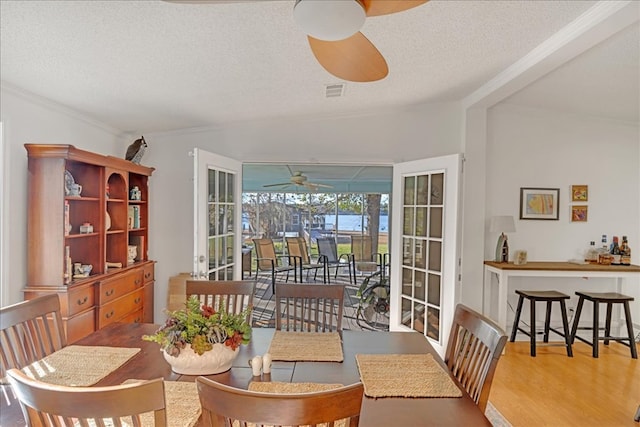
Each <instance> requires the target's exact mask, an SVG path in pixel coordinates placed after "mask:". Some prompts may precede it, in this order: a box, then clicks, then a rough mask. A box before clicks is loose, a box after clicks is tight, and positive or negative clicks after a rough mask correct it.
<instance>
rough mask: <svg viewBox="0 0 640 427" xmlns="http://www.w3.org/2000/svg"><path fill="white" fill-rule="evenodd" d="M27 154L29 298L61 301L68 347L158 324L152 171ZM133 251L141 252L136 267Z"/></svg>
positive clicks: (37, 148)
mask: <svg viewBox="0 0 640 427" xmlns="http://www.w3.org/2000/svg"><path fill="white" fill-rule="evenodd" d="M25 148H26V149H27V153H28V158H29V182H28V191H29V193H28V219H27V239H28V248H27V256H28V260H27V269H28V272H27V285H26V288H25V290H24V295H25V299H31V298H35V297H38V296H41V295H44V294H49V293H56V294H58V296H59V297H60V304H61V307H62V316H63V319H64V321H65V327H66V331H67V339H68V342H69V343H73V342H75V341H77V340H78V339H80V338H82V337H84V336H86V335H89V334H90V333H92V332H93V331H95V330H98V329H100V328H103V327H104V326H106V325H108V324H110V323H113V322H153V293H154V292H153V285H154V262H153V261H151V260H149V259H148V256H147V247H148V235H149V234H148V231H149V228H148V224H149V221H148V219H149V178H150V176H151V174H152V173H153V171H154V169H153V168H149V167H145V166H141V165H138V164H135V163H132V162H130V161H128V160H124V159H120V158H117V157H112V156H104V155H100V154H96V153H92V152H89V151H84V150H79V149H77V148H75V147H74V146H72V145H57V144H56V145H54V144H25ZM73 183H76V184H79V185H80V186H81V187H82V189H81V192H80V194H79V195H73V194H74V192H73V191H69V190H70V185H71V186H73ZM75 187H76V189H78V188H79V187H78V186H75ZM134 187H137V189H138V190H139V191H134V192H133V198H132V197H130V195H132V192H131V190H132V189H134ZM132 199H133V200H132ZM81 226H82V228H81ZM129 246H136V257H135V260H134V261H133V262H130V261H128V251H129V249H128V247H129ZM129 258H131V257H130V256H129ZM74 265H91V266H92V267H91V272H90V273H89V275H88V276H85V275H83V274H82V273H80V274H79V273H78V272H77V271H75V270H76V268H75V267H74Z"/></svg>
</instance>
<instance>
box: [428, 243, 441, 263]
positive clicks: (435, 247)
mask: <svg viewBox="0 0 640 427" xmlns="http://www.w3.org/2000/svg"><path fill="white" fill-rule="evenodd" d="M441 260H442V243H441V242H436V241H433V240H432V241H430V242H429V270H433V271H442V267H441V264H440V263H441Z"/></svg>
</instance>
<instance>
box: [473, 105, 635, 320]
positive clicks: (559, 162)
mask: <svg viewBox="0 0 640 427" xmlns="http://www.w3.org/2000/svg"><path fill="white" fill-rule="evenodd" d="M639 158H640V130H639V126H638V123H621V122H613V121H607V120H603V119H599V118H594V117H579V116H575V115H570V114H563V113H556V112H550V111H544V110H537V109H531V108H525V107H520V106H515V105H509V104H500V105H498V106H496V107H494V108H492V109H490V110H489V113H488V118H487V151H486V159H487V162H486V199H485V201H486V203H485V233H486V238H485V248H484V254H485V259H491V258H492V257H493V254H494V251H495V244H496V240H497V234H496V233H489V232H488V221H489V218H491V216H493V215H513V217H514V218H515V220H516V221H515V222H516V224H515V226H516V231H515V232H513V233H509V247H510V253H511V256H513V252H514V251H515V250H517V249H525V250H527V252H528V258H529V260H535V261H566V260H569V259H572V258H578V259H580V258H584V252H585V251H586V249H587V247H588V245H589V241H591V240H595V241H596V245H599V243H600V238H601V235H602V234H606V235H607V237H608V239H609V241H611V238H612V236H614V235H615V236H622V235H627V236H628V238H629V244H630V246H631V249H632V263H634V264H639V263H640V179H639V177H638V170H640V161H639ZM572 184H574V185H575V184H586V185H588V186H589V200H588V202H587V203H586V204H587V205H588V207H589V213H588V221H587V222H571V221H570V206H571V205H572V202H571V197H570V186H571V185H572ZM520 187H545V188H547V187H548V188H559V189H560V201H559V202H560V203H559V205H560V219H559V220H558V221H533V220H519V219H518V218H519V198H520ZM610 282H611V281H606V280H604V279H601V280H594V279H591V280H590V281H589V282H587V281H585V280H584V279H562V280H560V279H558V280H550V281H547V280H546V279H524V278H522V279H520V280H514V281H513V286H510V287H511V288H512V289H510V302H511V303H512V305H514V303H515V296H514V294H513V290H514V289H516V288H517V287H524V288H526V287H529V288H532V287H533V288H535V287H540V286H541V287H547V288H551V289H557V290H560V291H562V290H563V289H565V290H566V293H567V294H570V295H573V291H574V290H576V289H583V290H597V289H604V288H605V287H607V286H610ZM510 284H511V281H510ZM623 292H624V293H626V294H628V295H632V296H634V297H635V298H636V300H635V301H634V303H632V318H633V319H634V320H635V322H634V323H635V324H637V325H640V280H628V281H627V283H626V285H625V286H624V289H623ZM576 302H577V297H575V296H573V297H572V300H571V303H570V304H569V305H570V306H575V304H576Z"/></svg>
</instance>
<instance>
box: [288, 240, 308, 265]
mask: <svg viewBox="0 0 640 427" xmlns="http://www.w3.org/2000/svg"><path fill="white" fill-rule="evenodd" d="M286 241H287V252H288V253H289V256H293V257H300V258H301V259H302V263H303V264H310V263H311V257H309V251H308V250H307V241H306V240H305V239H304V238H302V237H287V238H286Z"/></svg>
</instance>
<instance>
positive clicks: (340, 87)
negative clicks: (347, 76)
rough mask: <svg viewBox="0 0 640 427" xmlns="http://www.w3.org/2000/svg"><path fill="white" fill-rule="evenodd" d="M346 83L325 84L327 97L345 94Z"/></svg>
mask: <svg viewBox="0 0 640 427" xmlns="http://www.w3.org/2000/svg"><path fill="white" fill-rule="evenodd" d="M344 87H345V84H344V83H338V84H334V85H325V96H326V97H327V98H336V97H339V96H343V95H344Z"/></svg>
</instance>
